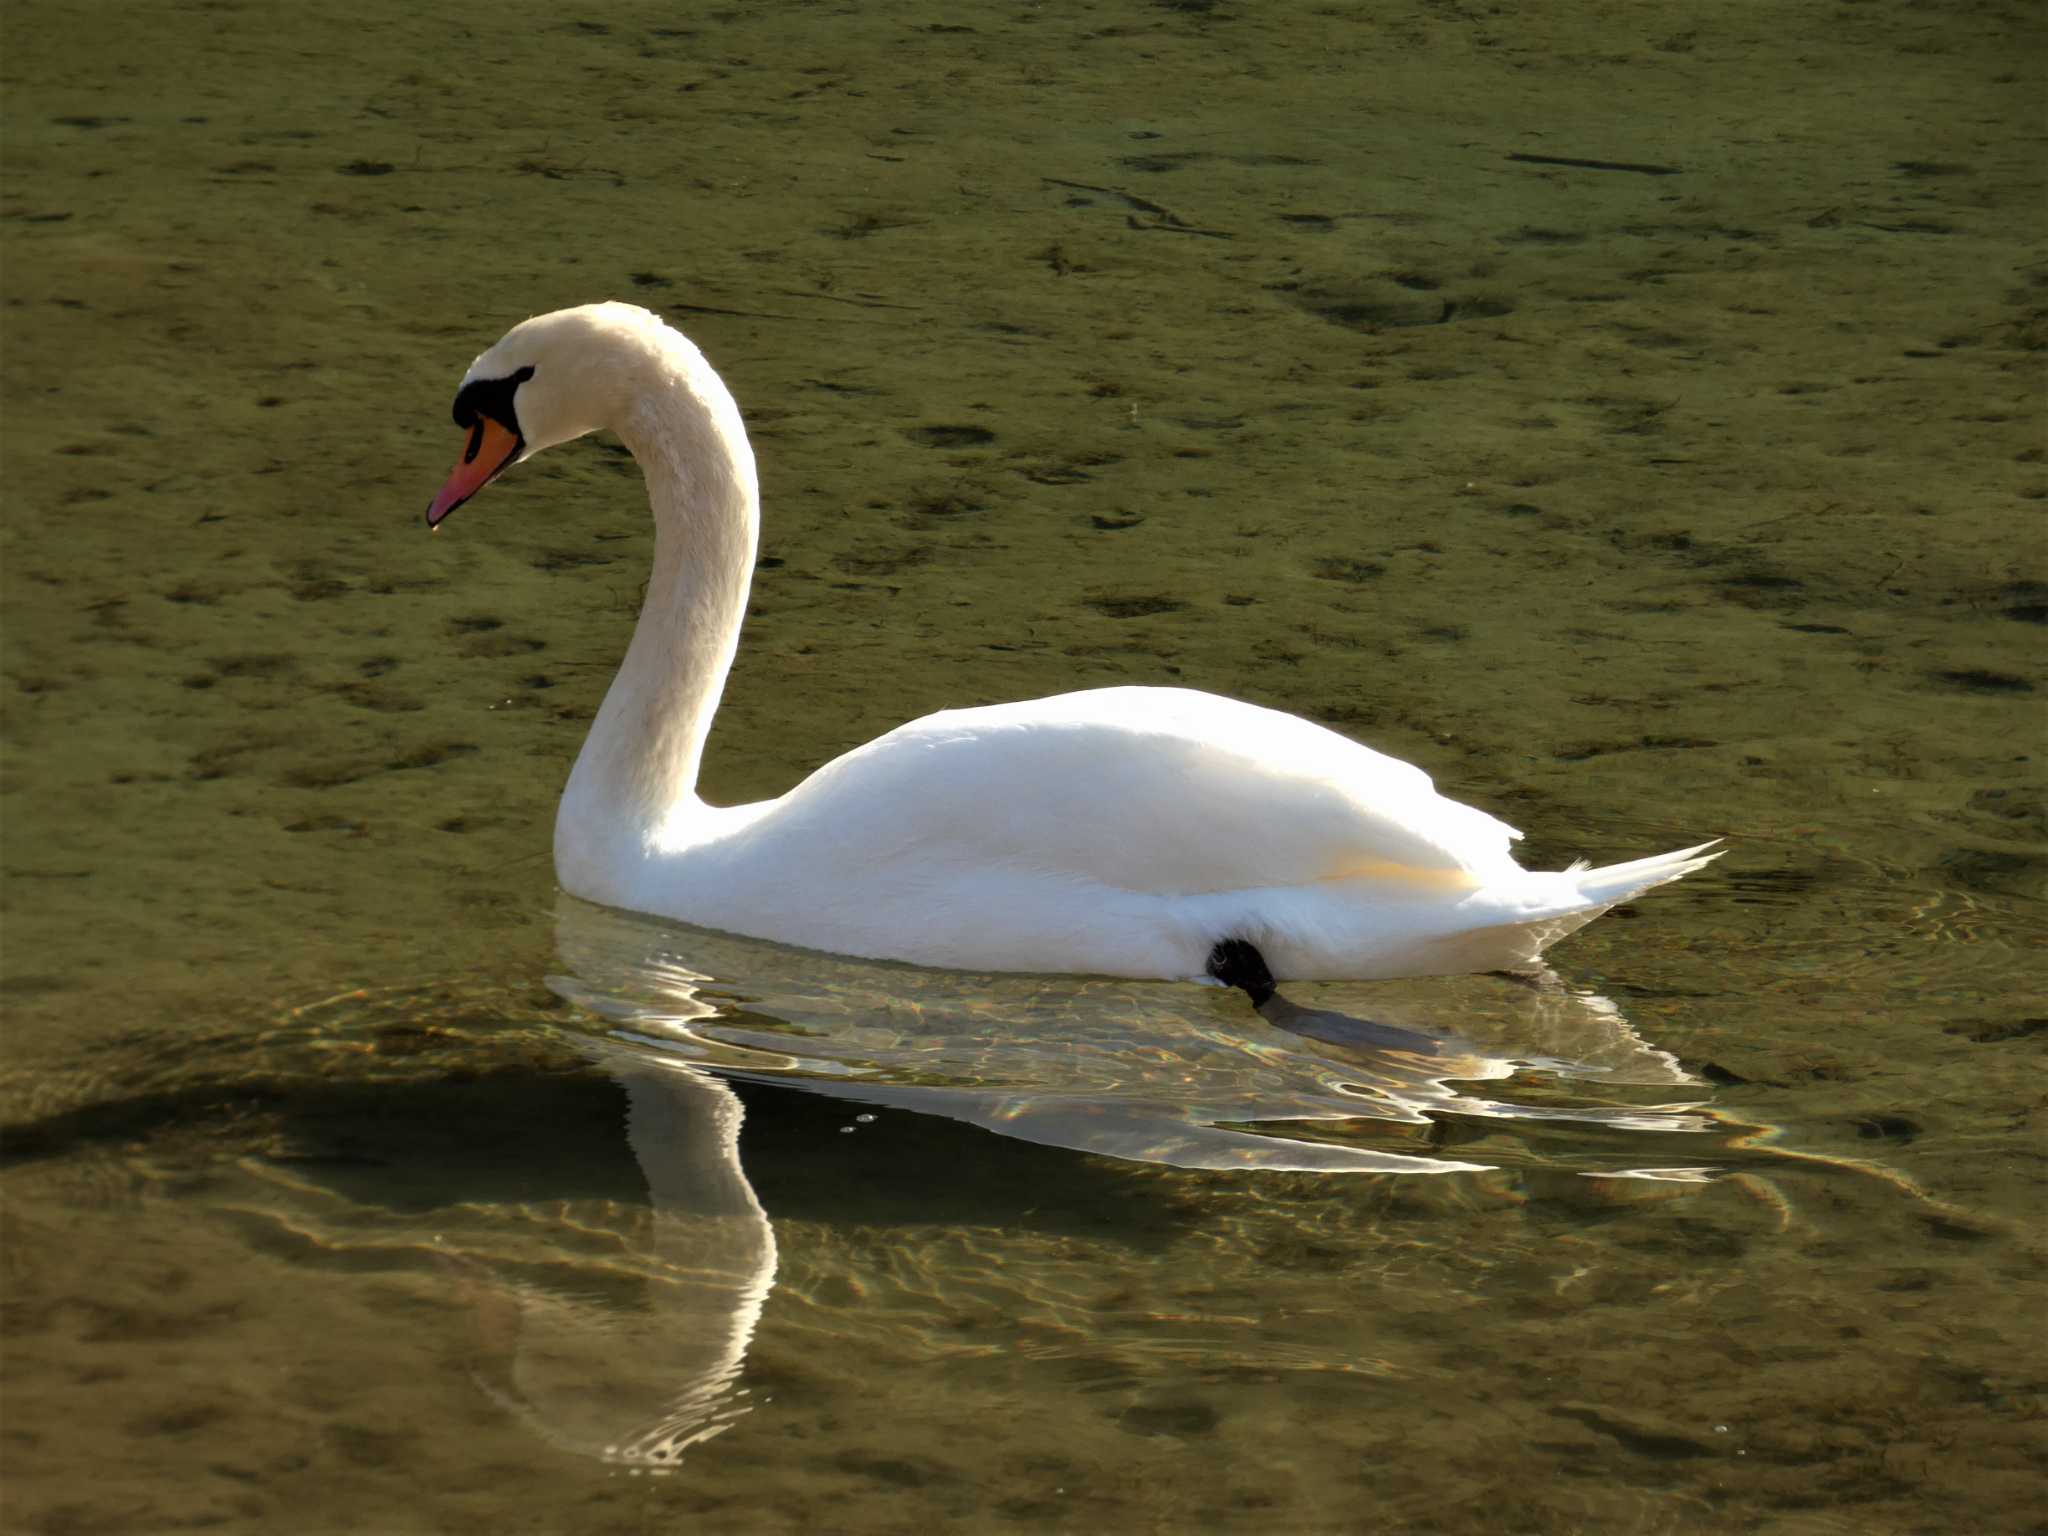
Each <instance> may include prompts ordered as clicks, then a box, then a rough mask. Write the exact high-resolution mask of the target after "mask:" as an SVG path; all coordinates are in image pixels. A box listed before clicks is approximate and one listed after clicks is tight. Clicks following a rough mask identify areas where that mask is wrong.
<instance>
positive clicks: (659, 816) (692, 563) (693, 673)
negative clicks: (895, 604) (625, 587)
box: [555, 327, 760, 894]
mask: <svg viewBox="0 0 2048 1536" xmlns="http://www.w3.org/2000/svg"><path fill="white" fill-rule="evenodd" d="M635 361H636V363H638V364H640V365H641V368H640V369H639V370H636V371H643V370H644V372H645V374H646V375H647V377H646V378H645V380H644V383H642V382H637V381H636V385H635V388H634V389H633V391H632V394H631V399H630V401H629V403H628V404H627V406H626V408H625V410H624V412H623V414H622V416H621V418H620V419H618V420H616V421H614V422H613V423H612V424H611V425H612V427H613V429H614V430H615V431H616V432H617V433H618V435H619V437H620V439H621V440H622V441H623V442H624V443H625V445H626V446H627V448H629V449H630V450H632V454H633V457H634V459H635V460H637V461H638V463H639V465H640V470H641V473H642V474H643V475H644V476H645V477H646V480H647V496H648V500H649V502H650V503H651V504H652V506H653V510H654V571H653V574H652V576H651V577H650V578H649V579H648V583H647V596H646V599H645V601H644V602H643V603H642V604H641V608H640V621H639V623H638V625H637V626H636V627H635V628H634V630H633V639H632V643H631V644H630V645H629V646H628V647H627V649H626V659H625V661H624V662H623V663H622V664H621V665H620V667H619V673H618V676H617V677H615V678H614V679H613V680H612V685H611V688H610V690H609V691H608V692H607V693H606V694H605V697H604V703H603V705H602V706H601V707H600V708H599V709H598V712H597V719H596V720H595V721H594V722H593V723H592V725H591V728H590V735H589V737H588V738H587V739H586V740H585V741H584V743H583V750H582V752H581V754H580V755H578V757H577V759H576V767H575V769H574V770H573V771H572V772H571V773H570V775H569V786H568V788H567V790H565V791H564V793H563V795H562V805H561V810H560V812H559V813H558V814H557V816H556V819H555V867H556V870H557V873H558V876H559V878H560V879H561V880H562V883H563V884H564V885H565V886H566V887H568V888H569V889H570V890H572V891H578V892H580V893H585V894H598V893H599V892H600V888H601V886H602V884H603V880H602V878H600V876H599V871H600V870H604V871H617V870H618V869H619V868H621V867H622V866H630V865H632V864H633V863H635V862H637V859H636V858H635V855H638V854H644V853H645V852H646V851H647V850H648V849H649V848H650V847H651V845H652V844H653V843H654V842H655V840H656V839H657V837H658V836H659V834H660V832H661V830H662V827H663V824H664V823H665V822H668V821H670V820H671V819H672V818H673V817H674V816H676V815H677V814H679V813H682V814H687V813H688V812H690V811H692V810H695V809H696V808H697V807H698V805H699V802H698V800H697V794H696V792H697V771H698V768H699V767H700V765H701V764H702V763H703V760H704V741H705V738H706V737H707V736H708V735H709V734H710V732H711V717H712V715H713V714H714V713H715V712H716V711H717V709H718V698H719V695H720V693H721V692H723V691H724V688H725V678H726V673H727V672H728V671H729V670H730V669H731V667H732V658H733V652H734V650H735V649H736V648H737V647H738V645H739V635H740V624H741V621H742V620H743V619H744V618H745V617H746V607H747V588H748V585H749V583H750V581H751V580H752V577H753V570H754V556H755V549H756V546H757V543H758V540H759V534H760V493H759V489H758V484H757V482H756V479H755V474H754V455H753V450H752V449H751V448H749V447H748V445H747V435H746V429H745V427H744V426H743V425H742V424H741V422H740V413H739V407H738V406H737V405H735V404H734V403H733V398H732V396H731V394H730V393H729V392H728V391H727V390H726V388H725V386H724V384H723V383H721V382H720V381H719V378H718V376H717V375H716V374H715V373H713V372H712V370H711V366H710V364H708V363H707V362H705V361H704V359H703V357H702V356H701V355H700V354H699V353H698V352H697V349H696V348H695V347H694V346H692V345H691V344H690V343H689V342H687V341H685V340H684V339H683V338H682V337H681V336H679V335H677V334H676V333H675V332H673V331H670V330H668V329H667V328H666V327H663V328H661V330H660V332H659V334H658V335H657V336H655V337H653V338H651V340H650V347H649V352H648V355H646V356H645V357H643V358H639V359H636V360H635Z"/></svg>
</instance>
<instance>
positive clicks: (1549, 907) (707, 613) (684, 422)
mask: <svg viewBox="0 0 2048 1536" xmlns="http://www.w3.org/2000/svg"><path fill="white" fill-rule="evenodd" d="M455 423H456V425H457V426H459V427H462V428H463V429H464V430H465V431H467V432H468V434H469V441H468V444H467V446H466V448H465V449H464V452H463V455H462V458H461V461H460V462H459V463H458V464H457V465H456V467H455V470H454V472H453V473H452V474H451V475H450V476H449V477H448V481H447V484H445V485H444V486H443V487H442V488H441V491H440V494H439V495H437V496H436V497H435V498H434V500H433V502H432V504H431V505H430V506H429V507H428V508H427V524H428V526H429V527H438V526H439V525H440V523H441V521H442V519H444V518H446V517H447V516H448V514H449V513H450V512H452V511H454V510H455V509H456V508H457V507H459V506H460V505H462V503H463V502H465V501H467V500H469V498H470V497H472V496H474V495H475V494H476V493H477V492H478V491H480V490H482V489H483V487H484V486H485V485H487V484H488V483H489V482H490V481H491V480H492V479H493V478H495V477H496V476H497V475H498V474H499V473H500V472H501V471H502V470H504V469H505V468H506V467H507V466H508V465H510V464H512V463H514V462H516V461H517V460H520V459H524V458H528V457H530V456H532V455H533V454H536V453H538V452H540V451H541V450H542V449H543V448H550V447H553V446H554V445H555V444H557V443H564V442H568V441H569V440H570V439H572V438H576V437H581V436H582V435H583V434H585V433H587V432H595V431H599V430H609V431H611V432H614V433H616V434H617V435H618V437H619V438H620V439H621V441H623V442H624V443H625V445H626V447H627V448H628V449H630V450H631V451H632V454H633V457H634V458H635V459H636V460H638V461H639V464H640V468H641V471H642V473H643V474H644V475H645V476H646V479H647V486H648V498H649V500H650V501H651V502H652V504H653V509H654V523H655V539H654V572H653V575H652V577H651V578H650V580H649V581H648V584H647V597H646V601H645V603H644V605H643V607H642V608H641V611H640V620H639V623H638V625H637V626H636V627H635V629H634V631H633V638H632V642H631V643H630V644H629V645H628V646H627V648H626V659H625V661H624V662H623V663H622V664H621V665H620V667H619V672H618V676H617V677H616V678H614V679H613V681H612V685H611V688H610V690H609V691H608V692H607V693H606V694H605V698H604V704H603V706H602V707H601V708H600V709H599V710H598V712H597V719H596V720H595V721H594V722H593V724H592V725H591V728H590V735H589V737H588V739H587V740H585V742H584V743H583V750H582V752H581V754H580V755H579V756H578V757H577V759H576V766H575V768H574V770H573V771H572V772H571V773H570V775H569V783H568V787H567V789H565V790H564V791H563V794H562V803H561V808H560V810H559V812H558V813H557V815H556V819H555V871H556V875H557V877H558V878H559V879H560V881H561V883H562V886H563V887H564V889H566V890H568V891H569V892H570V893H571V894H573V895H576V896H581V897H584V898H586V899H588V900H590V901H595V902H600V903H603V904H604V905H607V906H613V907H624V908H628V909H631V910H634V911H640V912H648V913H653V914H655V915H657V916H661V917H668V918H675V919H679V920H682V921H685V922H690V923H695V924H698V925H700V926H702V927H706V928H717V929H723V930H725V931H727V932H731V933H738V934H746V935H751V936H754V937H758V938H767V939H777V940H781V941H783V942H785V943H790V944H800V945H803V946H806V947H808V948H812V949H820V950H829V951H832V952H835V953H839V954H846V955H857V956H864V957H868V958H873V959H893V960H905V961H909V962H912V963H914V964H919V965H928V966H944V967H952V968H957V969H964V970H990V971H1052V972H1069V973H1096V974H1104V975H1113V976H1132V977H1159V978H1167V979H1189V980H1199V981H1214V980H1224V981H1228V982H1230V983H1231V984H1233V985H1238V986H1243V987H1245V989H1246V990H1247V991H1250V992H1252V993H1253V995H1254V997H1255V999H1256V998H1258V997H1259V995H1260V991H1261V989H1265V990H1270V988H1271V986H1272V984H1273V982H1274V981H1275V980H1279V981H1286V980H1290V979H1313V978H1327V979H1336V978H1374V977H1391V976H1414V975H1432V974H1450V973H1457V972H1465V971H1480V970H1494V969H1515V968H1522V967H1527V966H1530V965H1532V964H1533V963H1534V962H1535V961H1536V958H1537V956H1538V955H1540V954H1541V953H1542V951H1543V950H1544V949H1545V948H1546V947H1548V946H1549V945H1550V944H1552V943H1554V942H1556V941H1557V940H1558V939H1560V938H1563V937H1564V936H1565V935H1566V934H1568V933H1570V932H1572V931H1573V930H1574V929H1576V928H1578V927H1580V926H1581V925H1583V924H1585V923H1587V922H1590V921H1591V920H1592V919H1593V918H1595V917H1597V916H1598V915H1599V914H1600V913H1601V912H1603V911H1605V910H1606V909H1607V908H1608V907H1610V906H1612V905H1613V904H1614V903H1615V902H1618V901H1622V900H1624V899H1626V898H1627V897H1630V896H1633V895H1635V894H1636V893H1637V892H1639V891H1643V890H1646V889H1648V888H1649V887H1650V886H1653V885H1659V884H1662V883H1663V882H1664V881H1667V880H1675V879H1677V878H1678V877H1679V876H1681V875H1684V874H1687V873H1689V872H1691V871H1692V870H1695V869H1698V868H1699V867H1700V866H1701V865H1702V864H1705V863H1706V862H1707V861H1708V860H1709V859H1711V858H1713V857H1715V855H1713V854H1711V853H1708V852H1707V851H1706V850H1707V849H1708V848H1710V847H1711V846H1712V845H1711V844H1710V843H1705V844H1701V845H1700V846H1698V847H1695V848H1684V849H1680V850H1678V851H1677V852H1674V853H1664V854H1658V855H1655V856H1653V857H1650V858H1644V859H1636V860H1633V861H1631V862H1629V863H1626V864H1614V865H1609V866H1608V867H1606V868H1604V869H1587V868H1585V867H1584V866H1583V865H1578V866H1574V867H1573V868H1571V869H1568V870H1564V871H1561V872H1558V873H1547V874H1546V873H1535V872H1531V871H1527V870H1524V869H1523V868H1522V867H1521V866H1520V865H1518V864H1517V863H1516V862H1515V861H1514V858H1513V857H1512V855H1511V854H1510V853H1509V851H1508V844H1509V842H1510V841H1511V840H1512V839H1514V838H1517V837H1519V836H1521V834H1520V833H1519V832H1517V831H1515V830H1514V829H1513V828H1511V827H1509V826H1507V825H1506V824H1505V823H1503V822H1500V821H1497V820H1495V819H1494V818H1493V817H1491V816H1489V815H1487V814H1486V813H1485V812H1483V811H1477V810H1474V809H1472V808H1471V807H1470V806H1466V805H1460V804H1458V803H1457V802H1456V801H1454V800H1447V799H1445V798H1444V797H1443V796H1441V795H1439V794H1437V792H1436V791H1435V789H1434V788H1433V787H1432V786H1431V784H1430V781H1429V778H1428V776H1427V775H1426V774H1424V773H1423V772H1422V770H1421V769H1419V768H1414V767H1411V766H1410V765H1409V764H1407V763H1404V762H1401V761H1399V760H1397V759H1395V758H1391V757H1387V756H1385V755H1383V754H1382V753H1379V752H1375V751H1373V750H1371V749H1370V748H1368V747H1362V746H1360V745H1358V744H1357V743H1356V742H1352V741H1349V740H1347V739H1345V738H1344V737H1342V736H1339V735H1337V734H1336V733H1335V732H1333V731H1329V730H1325V729H1324V728H1323V727H1321V726H1318V725H1312V724H1310V723H1309V722H1308V721H1306V720H1302V719H1298V718H1296V717H1295V716H1292V715H1286V714H1281V713H1279V712H1277V711H1275V710H1270V709H1261V708H1259V707H1257V706H1255V705H1251V704H1244V703H1239V702H1237V701H1236V700H1233V699H1225V698H1219V697H1217V696H1215V695H1213V694H1207V693H1197V692H1194V691H1192V690H1190V689H1184V688H1139V687H1126V688H1100V689H1091V690H1089V691H1086V692H1082V693H1066V694H1060V695H1057V696H1055V697H1053V698H1047V699H1032V700H1027V701H1024V702H1021V703H1015V704H997V705H990V706H986V707H983V708H976V709H950V710H944V711H941V712H940V713H938V714H935V715H928V716H926V717H925V718H924V719H922V720H914V721H912V722H911V723H910V724H908V725H903V726H898V727H897V728H896V729H895V730H893V731H890V732H889V733H888V734H887V735H885V736H882V737H879V738H877V739H876V740H874V741H871V742H869V743H868V744H867V745H866V746H864V747H859V748H856V749H855V750H854V751H851V752H849V753H847V754H846V755H845V756H843V757H840V758H838V759H836V760H834V761H833V762H830V763H827V764H826V765H825V766H824V767H822V768H820V769H819V770H818V771H817V772H816V773H813V774H812V775H811V776H810V777H809V778H807V779H805V780H804V781H803V783H801V784H799V785H797V787H796V788H794V789H792V790H791V791H790V792H789V793H788V794H786V795H784V796H782V798H780V799H779V800H769V801H763V802H761V803H760V804H757V805H737V806H711V805H706V804H705V803H704V802H703V801H702V800H700V799H699V798H698V797H697V792H696V791H697V771H698V767H699V764H700V763H701V762H702V760H703V753H704V741H705V737H706V736H707V735H708V734H709V732H710V729H711V717H712V713H713V711H714V710H715V709H716V708H717V706H718V698H719V694H720V692H721V691H722V690H723V688H724V686H725V678H726V673H727V671H728V670H729V668H730V667H731V665H732V658H733V652H734V650H735V648H736V647H737V645H738V643H739V633H740V622H741V620H742V618H743V617H744V615H745V613H746V602H747V588H748V583H749V581H750V579H751V577H752V574H753V567H754V555H755V545H756V539H757V534H758V524H759V514H760V498H759V488H758V485H757V482H756V480H755V474H754V455H753V451H752V449H751V448H750V447H749V446H748V444H747V434H746V429H745V427H744V426H743V425H742V424H741V422H740V413H739V407H738V406H737V405H735V404H734V402H733V398H732V395H731V394H730V392H728V391H727V389H726V387H725V385H724V384H723V383H722V382H721V381H720V379H719V377H718V375H717V374H716V373H715V372H713V371H712V368H711V365H710V364H709V363H708V362H706V361H705V359H704V356H703V354H702V353H700V352H699V351H698V350H697V348H696V347H695V346H694V345H692V344H691V343H690V342H689V341H688V340H687V339H686V338H685V337H683V336H682V335H681V334H680V333H679V332H677V331H675V330H673V329H671V328H670V327H669V326H668V325H667V324H666V323H664V322H663V321H662V320H661V319H660V318H659V317H658V316H656V315H653V314H650V313H649V312H648V311H646V310H644V309H640V308H637V307H635V306H633V305H630V304H620V303H605V304H591V305H585V306H583V307H580V308H576V309H565V310H559V311H557V312H555V313H553V314H548V315H539V316H536V317H535V318H533V319H530V320H526V321H523V322H522V323H520V324H519V325H516V326H514V327H513V328H512V329H511V330H510V331H509V332H507V333H506V335H505V336H504V338H503V339H502V340H501V341H499V342H498V343H497V345H495V346H493V347H492V348H490V349H489V350H488V351H486V352H485V353H484V354H483V355H482V356H480V357H479V358H477V360H476V361H475V362H474V363H472V364H471V365H470V368H469V372H468V373H467V374H466V375H465V376H464V378H463V381H462V387H461V390H460V391H459V392H458V393H457V395H456V397H455Z"/></svg>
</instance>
